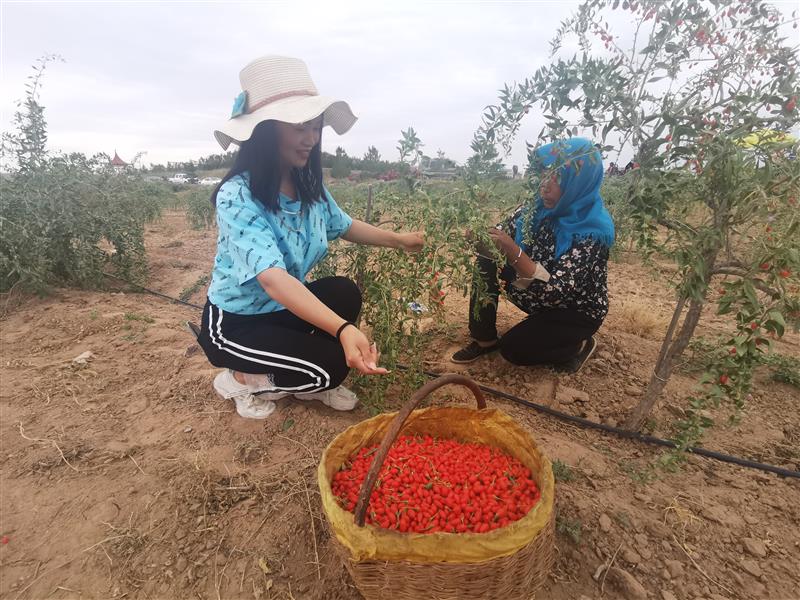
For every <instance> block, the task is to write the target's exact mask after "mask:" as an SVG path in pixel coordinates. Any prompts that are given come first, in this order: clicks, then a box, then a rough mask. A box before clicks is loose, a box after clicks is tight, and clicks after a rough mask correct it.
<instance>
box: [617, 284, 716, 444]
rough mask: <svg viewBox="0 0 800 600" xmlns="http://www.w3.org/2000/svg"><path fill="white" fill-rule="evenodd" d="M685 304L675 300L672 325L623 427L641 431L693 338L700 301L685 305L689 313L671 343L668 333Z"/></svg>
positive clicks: (697, 320)
mask: <svg viewBox="0 0 800 600" xmlns="http://www.w3.org/2000/svg"><path fill="white" fill-rule="evenodd" d="M685 302H686V299H685V298H681V299H680V300H679V301H678V306H676V307H675V313H674V314H673V315H672V322H671V323H670V327H669V330H668V331H667V335H666V337H665V338H664V342H663V343H662V344H661V352H660V353H659V357H658V361H657V362H656V366H655V368H654V369H653V374H652V375H651V376H650V381H649V382H648V384H647V389H646V390H645V393H644V397H643V398H642V400H641V402H639V405H638V406H636V408H634V409H633V410H632V411H631V413H630V415H628V418H627V420H626V421H625V427H626V428H628V429H631V430H633V431H638V430H639V429H641V427H642V425H643V424H644V422H645V420H646V419H647V417H648V416H649V415H650V412H651V411H652V410H653V407H654V406H655V404H656V402H658V399H659V397H660V396H661V392H662V391H663V390H664V387H666V385H667V382H668V381H669V378H670V376H671V375H672V367H673V365H674V364H675V359H677V358H678V357H679V356H680V355H681V354H683V351H684V350H686V347H687V346H688V345H689V342H690V341H691V339H692V336H693V335H694V330H695V329H696V328H697V324H698V322H699V321H700V313H701V312H702V311H703V305H704V302H702V301H700V300H692V301H691V302H690V304H689V310H688V311H687V313H686V318H684V320H683V325H682V326H681V330H680V332H679V333H678V336H677V337H676V338H675V340H674V341H673V340H672V334H673V332H674V331H675V327H676V326H677V323H678V319H679V318H680V314H681V312H683V306H684V304H685Z"/></svg>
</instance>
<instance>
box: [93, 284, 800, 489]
mask: <svg viewBox="0 0 800 600" xmlns="http://www.w3.org/2000/svg"><path fill="white" fill-rule="evenodd" d="M104 275H105V276H106V277H111V278H112V279H116V280H118V281H122V282H124V283H127V284H128V285H130V286H133V287H135V288H138V289H140V290H142V291H143V292H147V293H148V294H152V295H154V296H158V297H159V298H163V299H164V300H168V301H170V302H176V303H177V304H182V305H184V306H189V307H191V308H196V309H197V310H203V307H202V306H198V305H197V304H192V303H191V302H186V301H185V300H180V299H178V298H173V297H172V296H167V295H166V294H162V293H161V292H157V291H155V290H151V289H149V288H146V287H144V286H143V285H139V284H138V283H131V282H130V281H128V280H126V279H123V278H121V277H117V276H116V275H111V274H109V273H104ZM190 331H192V332H193V333H195V335H196V332H195V331H194V329H190ZM397 368H399V369H401V370H404V371H407V370H409V369H410V367H408V366H407V365H397ZM422 373H423V374H424V375H426V376H427V377H441V376H442V375H444V373H435V372H433V371H422ZM476 383H477V382H476ZM478 387H479V388H481V390H482V391H484V392H486V393H488V394H492V395H493V396H497V397H498V398H503V399H504V400H509V401H511V402H514V403H516V404H519V405H521V406H526V407H528V408H532V409H534V410H536V411H538V412H541V413H544V414H546V415H550V416H551V417H555V418H557V419H560V420H562V421H566V422H568V423H572V424H574V425H578V426H579V427H585V428H588V429H596V430H598V431H603V432H605V433H612V434H614V435H617V436H619V437H622V438H626V439H629V440H634V441H637V442H642V443H644V444H650V445H653V446H662V447H664V448H677V447H678V445H677V444H676V443H675V442H673V441H672V440H665V439H662V438H659V437H655V436H652V435H646V434H644V433H639V432H638V431H631V430H630V429H623V428H622V427H614V426H612V425H606V424H604V423H595V422H594V421H590V420H589V419H584V418H583V417H576V416H575V415H570V414H568V413H565V412H562V411H560V410H556V409H555V408H551V407H549V406H545V405H544V404H538V403H536V402H531V401H530V400H525V399H524V398H520V397H518V396H514V395H513V394H509V393H507V392H504V391H502V390H497V389H495V388H492V387H489V386H487V385H483V384H480V383H478ZM686 451H687V452H690V453H692V454H696V455H697V456H703V457H705V458H711V459H714V460H718V461H720V462H726V463H730V464H734V465H738V466H740V467H747V468H749V469H757V470H759V471H766V472H768V473H775V474H776V475H780V476H781V477H793V478H797V479H800V471H791V470H789V469H784V468H783V467H776V466H775V465H769V464H766V463H761V462H757V461H754V460H750V459H747V458H740V457H738V456H733V455H731V454H725V453H723V452H716V451H715V450H707V449H706V448H699V447H697V446H692V447H690V448H687V449H686Z"/></svg>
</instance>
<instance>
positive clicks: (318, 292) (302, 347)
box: [198, 277, 361, 393]
mask: <svg viewBox="0 0 800 600" xmlns="http://www.w3.org/2000/svg"><path fill="white" fill-rule="evenodd" d="M307 287H308V290H309V291H310V292H311V293H312V294H314V295H315V296H316V297H317V298H319V299H320V300H321V301H322V303H323V304H325V305H326V306H328V307H329V308H330V309H331V310H333V311H334V312H335V313H336V314H338V315H339V316H340V317H342V318H343V319H345V320H347V321H355V320H356V318H358V313H359V312H360V311H361V292H360V290H359V289H358V287H357V286H356V284H355V283H353V282H352V281H350V280H349V279H347V278H345V277H325V278H323V279H318V280H317V281H313V282H311V283H309V284H307ZM198 341H199V343H200V346H201V347H202V348H203V350H204V351H205V353H206V356H207V357H208V360H209V361H210V362H211V364H212V365H214V366H215V367H223V368H228V369H233V370H234V371H240V372H242V373H259V374H260V373H269V374H271V375H272V376H273V381H274V384H275V391H287V392H297V393H302V392H306V393H309V392H318V391H322V390H327V389H332V388H335V387H337V386H338V385H340V384H341V383H342V381H344V378H345V377H346V376H347V373H348V371H349V368H348V366H347V363H346V362H345V357H344V350H343V349H342V346H341V344H339V342H338V341H336V338H334V337H333V336H331V335H329V334H327V333H325V332H324V331H319V330H316V329H315V328H314V326H313V325H311V324H310V323H307V322H306V321H303V320H302V319H300V318H298V317H296V316H295V315H294V314H293V313H291V312H289V311H288V310H281V311H277V312H271V313H266V314H263V315H238V314H234V313H229V312H226V311H224V310H221V309H220V308H219V307H217V306H215V305H213V304H211V303H210V302H208V301H206V306H205V308H204V309H203V325H202V330H201V332H200V337H199V338H198Z"/></svg>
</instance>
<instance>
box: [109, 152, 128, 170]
mask: <svg viewBox="0 0 800 600" xmlns="http://www.w3.org/2000/svg"><path fill="white" fill-rule="evenodd" d="M111 164H112V165H113V166H115V167H127V166H128V163H126V162H125V161H124V160H122V159H121V158H120V157H119V154H117V151H116V150H114V158H112V159H111Z"/></svg>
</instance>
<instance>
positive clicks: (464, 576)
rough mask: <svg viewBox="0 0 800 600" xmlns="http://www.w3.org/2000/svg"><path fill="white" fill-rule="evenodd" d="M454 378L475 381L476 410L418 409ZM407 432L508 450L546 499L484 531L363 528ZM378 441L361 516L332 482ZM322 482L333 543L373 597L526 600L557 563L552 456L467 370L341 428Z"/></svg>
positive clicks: (361, 502)
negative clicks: (492, 404)
mask: <svg viewBox="0 0 800 600" xmlns="http://www.w3.org/2000/svg"><path fill="white" fill-rule="evenodd" d="M449 383H457V384H460V385H464V386H466V387H468V388H469V389H470V390H471V391H472V392H473V394H474V395H475V398H476V400H477V403H478V410H475V409H469V408H463V407H455V406H454V407H437V408H427V409H421V410H414V409H415V408H416V406H417V405H418V404H419V403H420V402H421V401H422V400H423V399H424V398H425V397H426V396H427V395H428V394H430V393H431V392H432V391H433V390H435V389H437V388H439V387H441V386H443V385H446V384H449ZM401 430H402V432H403V433H404V434H429V435H434V436H438V437H445V438H452V439H457V440H459V441H462V442H480V443H485V444H489V445H492V446H496V447H498V448H500V449H501V450H503V451H505V452H507V453H509V454H511V455H513V456H514V457H516V458H517V459H519V460H520V461H521V462H522V463H523V464H524V465H525V466H526V467H528V468H529V469H530V470H531V473H532V476H533V479H534V480H535V481H536V484H537V486H538V488H539V490H540V492H541V498H540V499H539V502H537V503H536V505H535V506H534V507H533V508H532V509H531V511H530V512H529V513H528V514H527V515H526V516H524V517H523V518H522V519H520V520H518V521H516V522H514V523H511V524H509V525H508V526H507V527H503V528H500V529H496V530H494V531H492V532H489V533H483V534H471V533H464V534H455V533H431V534H415V533H399V532H396V531H390V530H385V529H382V528H379V527H373V526H371V525H365V517H366V512H367V506H368V504H369V497H370V495H371V494H372V489H373V487H374V485H375V482H376V480H377V478H378V473H379V471H380V468H381V466H382V465H383V462H384V459H385V458H386V454H387V453H388V451H389V448H390V447H391V445H392V443H393V442H394V440H395V439H396V438H397V436H398V435H399V434H400V432H401ZM376 443H380V444H381V445H380V447H379V449H378V451H377V453H376V455H375V459H374V460H373V463H372V467H371V468H370V471H369V473H368V474H367V477H366V479H365V481H364V484H363V486H362V488H361V493H360V494H359V499H358V503H357V505H356V509H355V515H353V514H351V513H349V512H347V511H345V510H344V509H343V508H342V507H341V506H339V504H338V503H337V501H336V499H335V498H334V496H333V492H332V491H331V480H332V478H333V476H334V474H335V473H336V472H337V471H338V470H339V468H340V467H341V465H342V464H343V462H344V460H346V459H347V457H349V456H350V455H352V454H353V453H355V452H357V451H358V450H359V449H360V448H362V447H364V446H368V445H372V444H376ZM318 479H319V486H320V494H321V497H322V507H323V511H324V513H325V516H326V520H327V524H328V527H329V529H330V532H331V539H332V541H333V545H334V547H335V548H336V550H337V552H338V553H339V554H340V555H341V557H342V558H343V560H344V563H345V566H346V567H347V570H348V571H349V572H350V575H351V576H352V578H353V581H354V582H355V585H356V586H357V587H358V589H359V591H360V592H361V593H362V594H363V596H364V597H365V598H366V599H367V600H378V599H381V600H390V599H391V600H421V599H425V598H430V599H436V600H445V599H448V600H449V599H452V600H456V599H457V600H468V599H472V598H474V599H479V598H480V599H485V598H492V599H493V598H502V599H503V600H513V599H525V600H528V599H531V598H533V597H534V595H535V592H536V590H537V589H538V588H539V587H541V585H542V584H543V583H544V582H545V580H546V579H547V576H548V574H549V572H550V569H551V567H552V564H553V553H554V520H553V501H554V497H553V496H554V482H553V472H552V467H551V465H550V461H549V460H548V459H547V458H546V457H545V456H544V454H542V453H541V452H540V451H539V449H538V448H537V447H536V444H535V442H534V441H533V439H532V438H531V436H530V434H528V433H527V432H526V431H525V430H524V429H522V428H521V427H520V426H519V425H518V424H517V423H516V422H515V421H514V420H513V419H511V417H509V416H508V415H506V414H505V413H503V412H501V411H499V410H494V409H491V410H490V409H486V402H485V400H484V398H483V394H482V393H481V391H480V389H479V388H478V386H477V385H476V384H475V382H473V381H472V380H471V379H468V378H466V377H463V376H461V375H455V374H450V375H444V376H442V377H439V378H438V379H436V380H434V381H431V382H429V383H428V384H426V385H425V386H423V387H422V388H420V389H419V390H418V391H417V392H416V393H415V394H414V396H413V397H412V398H411V399H410V400H409V401H408V403H407V404H406V405H405V406H403V408H402V409H401V410H400V411H399V412H397V413H390V414H384V415H378V416H377V417H373V418H372V419H369V420H367V421H363V422H361V423H358V424H357V425H354V426H353V427H350V428H348V429H347V430H346V431H344V432H342V433H341V434H340V435H339V436H337V437H336V438H335V439H334V440H333V441H332V442H331V443H330V445H329V446H328V447H327V448H326V449H325V452H324V453H323V455H322V459H321V461H320V465H319V469H318Z"/></svg>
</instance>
